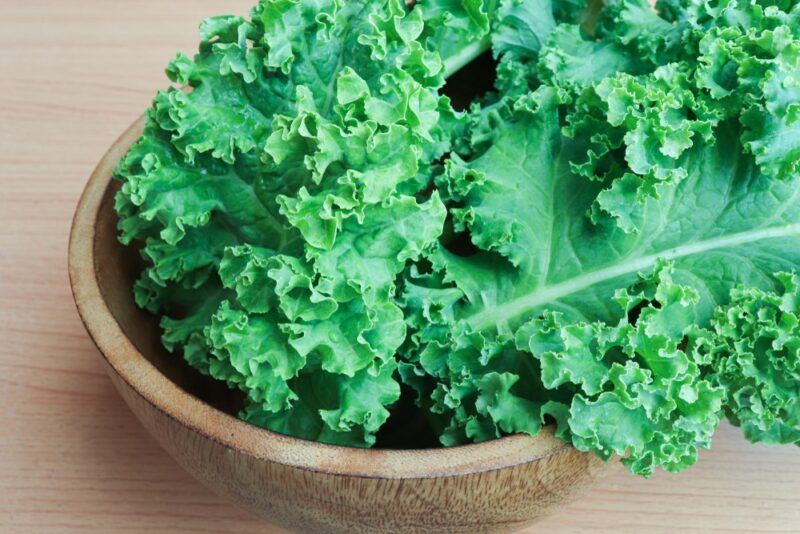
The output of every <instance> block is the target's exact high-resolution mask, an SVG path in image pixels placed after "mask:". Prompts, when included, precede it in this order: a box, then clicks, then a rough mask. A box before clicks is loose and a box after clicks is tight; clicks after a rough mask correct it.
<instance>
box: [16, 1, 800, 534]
mask: <svg viewBox="0 0 800 534" xmlns="http://www.w3.org/2000/svg"><path fill="white" fill-rule="evenodd" d="M0 4H2V5H0V340H2V343H0V406H1V408H0V531H1V532H17V531H21V532H42V531H47V532H54V531H70V530H71V531H86V530H90V529H93V530H96V531H103V532H117V531H119V532H124V531H134V532H140V531H148V530H149V531H156V532H159V531H171V532H258V531H261V532H264V531H267V532H270V531H277V530H275V529H271V528H269V527H265V525H264V524H263V523H260V522H258V521H257V520H255V519H252V518H250V517H249V516H248V515H246V514H245V513H244V512H241V511H239V510H238V509H236V508H234V507H233V506H232V505H230V504H228V503H226V502H224V501H223V500H222V499H221V498H219V497H216V496H215V495H213V494H212V493H211V492H209V491H208V490H206V489H205V488H203V487H202V486H201V485H200V484H199V483H197V482H195V481H193V480H192V479H191V478H190V477H189V475H187V474H185V473H184V472H183V471H182V469H181V468H180V467H179V466H178V465H177V464H176V463H175V462H174V460H172V459H171V458H170V457H169V456H168V455H167V454H165V453H164V452H163V451H162V450H161V448H160V447H159V446H158V445H157V444H156V442H155V441H154V440H153V439H152V438H150V437H149V435H148V434H147V433H146V431H145V430H144V429H143V428H142V427H141V426H140V425H139V423H138V422H137V421H136V419H135V418H134V416H133V415H132V414H131V413H130V411H129V410H128V409H127V407H126V406H125V405H124V403H123V401H122V400H121V399H120V397H119V396H118V394H117V393H116V391H115V390H114V388H113V386H112V384H111V382H110V380H109V379H108V377H107V376H106V375H105V372H104V370H103V367H102V364H101V360H100V357H99V355H98V354H97V352H96V350H95V349H94V347H93V345H92V343H91V341H90V340H89V338H88V336H87V335H86V334H85V332H84V330H83V327H82V326H81V324H80V321H79V319H78V316H77V313H76V312H75V309H74V306H73V304H72V299H71V297H70V294H69V285H68V279H67V271H66V248H67V234H68V230H69V222H70V218H71V216H72V211H73V209H74V206H75V204H76V202H77V199H78V196H79V194H80V191H81V189H82V187H83V185H84V183H85V181H86V179H87V178H88V176H89V174H90V173H91V171H92V168H93V167H94V165H95V163H96V162H97V160H98V159H99V158H100V156H101V155H102V154H103V153H104V152H105V150H106V149H107V148H108V146H109V145H110V144H111V143H112V142H113V140H114V139H115V138H116V136H117V135H118V134H119V133H120V132H121V131H122V130H123V129H124V128H125V127H126V126H127V125H128V124H130V123H131V122H132V121H133V120H134V119H135V118H136V117H137V116H138V115H139V114H140V113H141V111H142V109H144V108H145V107H146V106H147V104H148V102H149V100H150V98H151V97H152V94H153V91H154V89H156V88H158V87H162V86H163V85H164V83H165V80H164V78H163V75H162V69H163V66H164V65H165V63H166V61H167V60H168V59H169V58H170V57H171V56H172V55H173V54H174V52H175V51H177V50H184V51H187V52H190V51H191V49H192V48H193V46H194V45H193V43H195V42H196V27H197V24H198V22H199V20H200V19H201V18H202V17H203V16H206V15H210V14H216V13H220V12H225V11H227V12H235V13H244V12H245V11H246V10H247V8H248V6H249V2H248V1H241V0H225V1H223V0H202V1H199V0H171V1H169V2H161V1H156V0H149V1H143V0H139V1H137V0H128V1H126V2H124V3H122V2H111V1H101V0H91V1H90V0H80V1H79V0H62V1H43V0H0ZM798 501H800V450H798V449H796V448H788V447H787V448H782V449H780V448H768V447H763V446H760V447H756V446H752V445H748V444H747V443H745V441H744V440H743V439H742V438H741V437H740V435H739V432H738V430H736V429H733V428H730V427H729V426H723V427H722V428H721V429H720V431H719V432H718V434H717V437H716V439H715V443H714V449H713V450H712V451H710V452H705V453H703V454H702V455H701V458H700V461H699V463H698V465H697V466H696V467H695V468H694V469H692V470H690V471H688V472H686V473H684V474H681V475H677V476H675V475H667V474H663V473H661V474H659V475H657V476H655V477H654V478H653V479H651V480H647V481H645V480H639V479H636V478H634V477H632V476H629V475H627V474H625V473H624V472H622V470H621V469H617V470H615V472H614V474H613V475H612V476H610V477H609V478H607V479H606V480H605V481H604V482H602V483H601V484H600V485H599V486H597V489H596V491H595V492H594V493H593V494H592V495H589V496H587V497H585V498H583V499H581V500H580V501H579V502H577V503H575V504H573V505H571V506H569V507H568V508H566V509H564V510H563V511H562V512H560V513H559V514H558V515H556V516H552V517H550V518H548V519H546V520H544V521H543V522H541V523H539V524H538V525H537V527H536V528H535V529H532V530H531V532H533V531H534V530H535V531H555V532H581V531H589V530H592V529H594V530H600V531H610V530H612V529H613V530H615V531H627V532H642V531H647V532H674V531H676V530H681V531H696V532H700V531H703V532H705V531H709V530H715V531H723V532H725V531H727V532H735V531H740V532H756V531H772V532H778V531H783V532H793V531H794V532H797V531H800V506H798Z"/></svg>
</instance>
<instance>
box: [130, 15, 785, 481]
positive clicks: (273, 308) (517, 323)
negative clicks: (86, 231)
mask: <svg viewBox="0 0 800 534" xmlns="http://www.w3.org/2000/svg"><path fill="white" fill-rule="evenodd" d="M799 9H800V8H796V7H794V6H793V5H791V4H790V3H780V2H779V3H775V2H759V1H757V2H750V1H746V0H732V1H727V0H726V1H724V2H722V1H720V2H716V1H712V2H706V1H704V2H699V1H695V0H669V1H663V2H661V3H659V4H658V5H657V8H656V9H655V10H653V9H651V7H650V6H649V5H648V4H647V2H646V1H645V0H617V1H615V2H610V3H609V5H608V6H607V7H604V8H602V9H599V10H598V5H597V3H595V2H591V3H589V4H588V5H584V4H583V3H582V2H579V1H575V2H568V1H565V0H421V2H419V3H418V4H417V5H415V6H413V7H407V6H405V5H404V4H402V3H401V2H400V1H399V0H352V1H347V2H342V1H340V0H262V1H260V2H259V4H258V5H257V6H256V7H254V8H253V10H252V13H251V16H250V18H249V19H244V18H241V17H235V16H223V17H215V18H212V19H209V20H207V21H205V22H204V23H203V25H202V26H201V45H200V51H199V53H198V54H197V55H196V56H195V58H194V59H189V58H188V57H186V56H183V55H179V56H178V57H176V59H175V60H174V61H173V62H172V63H171V64H170V66H169V67H168V69H167V72H168V74H169V76H170V78H171V79H172V80H173V81H174V82H176V83H177V84H186V85H188V86H189V89H188V90H186V91H181V90H178V89H175V88H172V89H169V90H167V91H165V92H161V93H159V94H158V96H157V97H156V99H155V101H154V105H153V107H152V108H151V109H150V110H149V111H148V114H147V126H146V129H145V133H144V135H143V136H142V138H141V139H140V141H139V142H138V143H137V144H136V145H134V147H132V148H131V150H130V152H129V153H128V154H127V155H126V156H125V157H124V158H123V159H122V161H121V162H120V164H119V167H118V170H117V177H118V178H119V179H120V180H121V181H122V189H121V191H120V193H119V194H118V196H117V204H116V209H117V212H118V214H119V217H120V223H119V228H120V239H121V240H122V241H123V242H124V243H131V242H133V241H139V242H141V243H142V249H141V250H142V255H143V257H144V258H145V260H146V262H147V268H146V269H145V271H144V272H143V273H142V277H141V279H140V280H139V281H138V282H137V284H136V286H135V288H134V293H135V297H136V301H137V303H138V304H139V305H140V306H142V307H145V308H147V309H148V310H150V311H152V312H153V313H157V314H159V315H161V316H162V327H163V329H164V336H163V340H164V343H165V346H166V347H167V348H168V349H170V350H174V351H180V352H181V353H182V354H183V357H184V358H185V359H186V360H187V361H188V362H189V363H190V364H191V365H192V366H194V367H196V368H197V369H198V370H200V371H201V372H203V373H206V374H209V375H211V376H213V377H214V378H217V379H219V380H223V381H225V382H227V383H228V384H229V385H230V386H231V387H234V388H238V389H240V390H241V391H242V392H244V394H245V396H246V401H245V404H244V407H243V409H242V414H241V415H242V417H243V418H245V419H246V420H248V421H250V422H252V423H254V424H257V425H261V426H264V427H266V428H270V429H272V430H275V431H278V432H283V433H287V434H291V435H295V436H299V437H302V438H307V439H315V440H320V441H325V442H329V443H336V444H347V445H356V446H370V445H373V444H375V442H376V439H377V436H378V434H379V431H380V429H381V428H382V427H383V426H384V424H385V423H386V421H387V420H389V418H390V417H392V416H393V411H392V410H393V408H394V407H395V406H396V404H397V401H398V400H399V399H400V397H401V395H402V394H403V392H406V394H408V395H412V396H413V397H414V398H415V399H416V402H417V406H418V418H420V419H422V418H424V419H426V420H428V421H430V422H431V425H432V427H433V429H434V430H435V431H436V432H437V433H438V434H439V437H440V440H441V441H442V443H443V444H445V445H453V444H457V443H463V442H469V441H482V440H487V439H493V438H496V437H499V436H501V435H504V434H508V433H514V432H526V433H529V434H531V435H535V434H536V433H537V432H538V431H539V429H540V428H541V426H542V425H544V424H550V423H551V422H554V423H555V424H556V427H557V435H558V436H559V437H561V438H562V439H566V440H571V442H572V443H573V444H574V445H575V446H576V447H577V448H579V449H581V450H591V451H594V452H595V453H597V454H598V455H600V456H601V457H603V458H608V457H610V456H611V455H612V454H616V455H618V456H620V457H622V461H623V462H624V463H625V464H626V465H627V466H628V467H629V468H630V469H631V471H633V472H635V473H639V474H643V475H650V474H651V473H653V471H654V470H655V469H656V468H659V467H660V468H663V469H667V470H670V471H679V470H681V469H684V468H686V467H688V466H690V465H692V464H693V463H694V462H695V461H696V459H697V455H698V449H700V448H707V447H709V446H710V443H711V439H712V436H713V434H714V431H715V429H716V427H717V425H718V423H719V421H720V419H721V418H722V417H725V416H727V417H728V419H730V420H731V421H732V422H733V423H734V424H737V425H741V426H742V427H743V430H744V432H745V435H746V436H747V438H748V439H750V440H752V441H762V442H767V443H800V400H798V399H800V374H799V373H800V326H798V311H797V306H798V303H799V302H800V297H798V292H799V291H800V289H799V288H800V283H798V280H797V275H795V274H794V273H795V272H796V271H797V269H798V266H800V202H799V200H800V174H798V169H800V136H799V135H798V132H800V130H799V129H798V126H797V124H798V123H797V120H798V117H800V111H798V110H800V108H798V107H797V106H798V104H797V100H798V97H800V89H798V85H797V83H798V82H797V80H800V71H799V69H800V60H799V59H798V58H800V19H799V18H798V17H799V16H800V11H799ZM489 51H491V55H492V57H493V58H494V60H495V61H496V72H494V73H490V72H485V73H482V75H484V76H487V77H488V76H494V77H495V86H494V89H493V90H492V91H490V92H489V93H487V94H485V95H476V97H475V100H474V101H473V102H472V103H471V106H470V107H469V108H468V110H467V111H463V112H462V111H456V110H455V109H454V107H453V104H452V103H451V101H450V99H449V98H448V97H447V96H446V93H447V92H448V88H447V87H445V85H444V84H445V81H446V79H447V78H448V77H449V76H451V75H452V74H454V73H455V72H456V71H458V70H459V69H461V68H463V67H464V66H465V65H468V64H469V63H470V62H471V61H472V60H473V59H475V58H476V57H478V56H480V55H481V54H483V53H489ZM462 104H463V103H462Z"/></svg>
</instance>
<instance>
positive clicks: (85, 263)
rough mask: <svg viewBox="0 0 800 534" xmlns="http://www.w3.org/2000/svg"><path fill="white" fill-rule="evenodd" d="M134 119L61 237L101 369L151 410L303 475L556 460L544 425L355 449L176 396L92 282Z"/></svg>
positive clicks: (473, 468) (438, 470)
mask: <svg viewBox="0 0 800 534" xmlns="http://www.w3.org/2000/svg"><path fill="white" fill-rule="evenodd" d="M144 124H145V116H144V115H142V116H141V117H140V118H139V119H137V120H136V121H135V122H134V123H133V124H132V125H131V126H130V127H129V128H128V129H127V130H126V131H125V132H124V133H122V135H121V136H120V137H119V138H118V139H117V140H116V141H115V142H114V144H113V145H112V146H111V148H110V149H109V150H108V151H107V152H106V153H105V155H104V156H103V157H102V159H101V160H100V162H99V163H98V165H97V167H96V168H95V170H94V172H93V173H92V175H91V177H90V178H89V181H88V183H87V184H86V186H85V188H84V190H83V193H82V195H81V198H80V201H79V202H78V205H77V208H76V211H75V214H74V217H73V220H72V227H71V230H70V238H69V252H68V256H69V258H68V264H69V278H70V286H71V289H72V295H73V299H74V301H75V304H76V306H77V309H78V313H79V315H80V318H81V321H82V322H83V324H84V327H85V328H86V330H87V332H88V333H89V335H90V337H91V338H92V341H93V342H94V344H95V346H96V347H97V349H98V350H99V351H100V353H101V354H102V356H103V358H104V359H105V362H106V363H107V365H108V368H109V372H111V371H113V372H114V373H115V374H116V375H118V377H119V378H120V379H122V381H124V382H125V384H127V385H128V386H129V387H130V388H131V389H132V391H133V392H135V393H136V394H137V395H138V396H139V397H141V399H143V400H144V401H145V402H146V403H147V404H149V405H150V406H151V407H153V408H155V409H156V410H157V411H159V412H161V413H162V414H163V415H165V416H167V417H169V418H171V419H173V420H174V421H176V422H177V423H179V424H180V425H182V426H184V427H186V428H188V429H190V430H192V431H194V432H195V433H197V434H199V435H201V436H203V437H205V438H207V439H210V440H213V441H215V442H216V443H218V444H219V445H222V446H224V447H227V448H229V449H232V450H235V451H238V452H241V453H245V454H247V455H250V456H252V457H255V458H257V459H260V460H263V461H267V462H274V463H277V464H281V465H286V466H291V467H296V468H300V469H304V470H309V471H315V472H322V473H327V474H334V475H343V476H353V477H360V478H381V479H411V478H435V477H453V476H463V475H468V474H474V473H482V472H488V471H496V470H500V469H505V468H510V467H514V466H516V465H520V464H525V463H530V462H534V461H537V460H541V459H544V458H547V457H550V456H554V455H559V454H564V453H566V452H568V451H569V450H570V449H571V448H572V446H571V445H570V444H568V443H566V442H564V441H561V440H559V439H558V438H556V437H555V435H554V433H553V429H552V428H551V427H544V428H543V429H542V431H541V432H540V433H539V434H538V435H537V436H536V437H533V438H532V437H530V436H528V435H523V434H516V435H511V436H505V437H502V438H499V439H496V440H492V441H486V442H482V443H476V444H468V445H460V446H455V447H447V448H437V449H432V448H428V449H402V450H401V449H361V448H355V447H346V446H340V445H329V444H325V443H319V442H314V441H308V440H304V439H300V438H295V437H292V436H287V435H283V434H278V433H276V432H272V431H270V430H267V429H264V428H260V427H257V426H255V425H252V424H250V423H247V422H245V421H243V420H241V419H238V418H236V417H234V416H232V415H229V414H226V413H224V412H222V411H221V410H218V409H216V408H214V407H212V406H211V405H209V404H207V403H206V402H205V401H203V400H202V399H200V398H198V397H195V396H194V395H192V394H190V393H188V392H186V391H184V390H183V389H182V388H180V387H179V386H178V385H177V384H175V383H174V382H172V381H171V380H169V379H168V378H167V377H166V376H165V375H164V374H162V373H161V372H160V371H159V370H158V369H157V368H156V367H155V366H154V365H153V364H152V363H150V361H149V360H148V359H147V358H145V356H144V355H143V354H141V352H140V351H139V350H138V349H137V348H136V347H135V345H134V344H133V343H132V342H131V340H130V339H129V338H128V337H127V335H126V334H125V333H124V331H123V329H122V327H121V326H120V324H119V323H118V321H117V319H116V317H114V315H113V313H112V312H111V310H110V309H109V306H108V304H107V302H106V300H105V297H104V295H103V294H102V291H101V290H100V286H99V283H98V279H97V272H96V262H97V258H96V257H95V246H94V245H95V238H96V232H95V229H96V222H97V218H98V214H99V212H100V209H101V207H102V206H103V199H104V198H105V196H106V192H107V190H108V188H109V187H110V186H111V183H112V180H113V173H114V169H115V168H116V165H117V162H118V161H119V159H120V158H121V157H122V156H124V155H125V154H126V153H127V151H128V149H129V148H130V147H131V145H132V144H133V143H134V142H135V141H136V140H137V139H138V138H139V136H140V135H141V133H142V131H143V129H144Z"/></svg>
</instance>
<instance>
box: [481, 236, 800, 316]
mask: <svg viewBox="0 0 800 534" xmlns="http://www.w3.org/2000/svg"><path fill="white" fill-rule="evenodd" d="M792 235H795V236H800V223H793V224H787V225H783V226H774V227H770V228H759V229H755V230H748V231H745V232H738V233H735V234H729V235H725V236H720V237H715V238H712V239H706V240H702V241H695V242H694V243H689V244H686V245H682V246H679V247H675V248H671V249H667V250H663V251H660V252H657V253H654V254H648V255H646V256H641V257H638V258H637V257H629V258H626V259H625V261H622V262H619V263H615V264H613V265H610V266H608V267H605V268H603V269H598V270H595V271H590V272H588V273H585V274H582V275H580V276H576V277H574V278H570V279H567V280H564V281H561V282H558V283H557V284H553V285H549V286H540V287H537V288H536V289H535V290H533V291H531V292H529V293H526V294H524V295H520V296H519V297H516V298H514V299H512V300H509V301H507V302H504V303H501V304H498V305H495V306H489V307H485V308H483V309H482V310H481V311H479V312H477V313H474V314H472V315H470V316H469V317H466V318H465V321H466V323H467V324H468V325H469V326H470V327H472V329H473V330H475V331H481V330H486V329H487V328H490V327H492V326H496V325H497V324H498V323H502V322H506V321H508V320H510V319H513V318H516V317H519V316H520V315H522V314H524V313H526V312H528V311H532V310H534V309H536V308H538V307H539V306H542V305H544V304H547V303H548V302H554V301H557V300H559V299H561V298H563V297H566V296H568V295H571V294H574V293H577V292H579V291H583V290H584V289H586V288H588V287H591V286H593V285H595V284H598V283H601V282H606V281H609V280H613V279H614V278H617V277H620V276H623V275H626V274H630V273H633V272H637V271H642V270H646V269H647V268H648V267H653V266H654V265H655V264H656V262H657V261H658V260H667V261H670V260H676V259H679V258H684V257H687V256H692V255H695V254H701V253H704V252H708V251H711V250H715V249H720V248H729V247H735V246H740V245H745V244H748V243H756V242H758V241H762V240H765V239H774V238H779V237H789V236H792Z"/></svg>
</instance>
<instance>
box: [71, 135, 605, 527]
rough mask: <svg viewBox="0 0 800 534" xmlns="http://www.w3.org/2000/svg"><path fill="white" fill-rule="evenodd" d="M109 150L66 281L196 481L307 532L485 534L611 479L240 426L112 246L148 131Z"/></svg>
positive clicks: (531, 461)
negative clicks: (138, 147)
mask: <svg viewBox="0 0 800 534" xmlns="http://www.w3.org/2000/svg"><path fill="white" fill-rule="evenodd" d="M143 125H144V120H143V119H140V120H138V121H137V122H136V123H134V124H133V125H132V126H131V127H130V128H129V129H128V130H127V131H126V132H125V133H124V134H123V135H122V136H121V137H120V138H119V139H118V140H117V142H116V143H114V145H113V146H112V147H111V149H110V150H109V151H108V152H107V153H106V155H105V156H104V157H103V159H102V160H101V161H100V164H99V165H98V166H97V169H96V170H95V172H94V174H93V175H92V177H91V179H90V180H89V183H88V184H87V186H86V189H85V191H84V193H83V196H82V198H81V200H80V203H79V204H78V208H77V211H76V213H75V219H74V221H73V224H72V234H71V236H70V248H69V274H70V280H71V283H72V291H73V295H74V297H75V302H76V304H77V306H78V311H79V312H80V315H81V318H82V319H83V322H84V324H85V325H86V329H87V330H88V331H89V334H90V335H91V337H92V339H93V340H94V342H95V344H96V345H97V348H98V349H100V352H101V353H102V354H103V356H104V358H105V359H104V361H105V364H106V368H107V370H108V374H109V376H110V377H111V380H112V381H113V382H114V385H115V386H116V388H117V389H118V390H119V392H120V394H121V395H122V397H123V398H124V399H125V402H127V403H128V406H130V408H131V410H133V412H134V413H135V414H136V416H137V417H138V418H139V420H140V421H141V422H142V424H143V425H144V426H145V427H146V428H147V430H148V431H150V433H151V434H152V435H153V436H154V437H155V438H156V439H157V440H158V442H159V443H160V444H161V446H162V447H164V449H166V450H167V452H169V454H170V455H172V457H174V458H175V459H176V460H177V461H178V463H180V464H181V465H182V466H183V467H184V468H185V469H186V470H187V471H188V472H189V473H191V474H192V475H193V476H194V477H195V478H197V479H198V480H200V481H201V482H203V483H204V484H206V485H207V486H208V487H210V488H211V489H213V490H215V491H216V492H217V493H219V494H221V495H224V496H226V497H228V498H229V499H231V500H232V501H234V502H235V503H236V504H238V505H239V506H241V507H243V508H245V509H246V510H249V511H250V512H252V513H254V514H256V515H258V516H260V517H263V518H264V519H267V520H268V521H271V522H273V523H276V524H280V525H283V526H285V527H288V528H292V529H297V530H301V531H326V532H327V531H339V532H353V531H365V532H379V531H382V532H404V531H414V532H431V531H436V532H481V531H497V530H510V529H514V528H519V527H522V526H524V525H526V524H528V523H530V522H532V521H533V520H535V519H536V518H538V517H541V516H543V515H545V514H548V513H550V512H552V511H553V510H555V509H557V508H558V507H559V506H560V505H562V504H563V503H564V502H565V501H567V500H569V499H570V498H572V497H574V496H575V495H576V494H577V493H578V492H579V491H580V490H581V489H583V488H585V487H586V486H588V484H589V483H591V482H592V481H593V480H594V479H595V478H597V477H598V476H600V474H601V473H602V472H603V471H604V464H603V463H602V462H601V461H600V460H599V459H597V458H596V457H595V456H594V455H590V454H587V453H581V452H578V451H577V450H576V449H574V448H573V447H571V446H569V445H567V444H565V443H564V442H562V441H559V440H558V439H556V438H555V437H554V436H553V434H552V431H551V430H550V429H545V430H544V431H543V432H541V433H540V434H539V436H537V437H536V438H530V437H528V436H523V435H517V436H509V437H505V438H502V439H498V440H495V441H491V442H486V443H481V444H477V445H467V446H463V447H454V448H449V449H417V450H391V449H372V450H364V449H355V448H349V447H337V446H331V445H324V444H320V443H314V442H310V441H304V440H301V439H296V438H292V437H288V436H284V435H280V434H276V433H274V432H270V431H268V430H264V429H262V428H258V427H256V426H253V425H250V424H248V423H245V422H244V421H241V420H239V419H237V418H236V417H235V415H234V414H235V410H234V409H231V408H230V406H231V405H232V404H231V403H232V402H233V400H232V399H233V396H232V395H233V394H232V393H231V392H229V391H228V390H227V388H226V387H225V386H223V385H220V384H219V383H216V382H215V381H213V380H210V379H208V378H206V377H203V376H201V375H200V374H199V373H196V372H195V371H193V370H192V369H191V368H190V367H189V366H188V365H187V364H185V363H184V362H183V360H182V359H181V358H180V357H179V356H176V355H171V354H169V353H167V352H166V351H165V350H164V348H163V347H162V345H161V342H160V331H159V328H158V324H157V321H156V320H155V318H154V317H152V316H150V315H149V314H147V313H145V312H143V311H141V310H139V309H138V308H137V307H136V305H135V304H134V302H133V296H132V291H131V285H132V281H133V280H134V279H135V278H136V276H138V274H139V271H140V269H141V260H140V259H139V257H138V254H137V253H136V251H135V250H133V249H132V248H130V247H125V246H123V245H121V244H120V243H119V242H118V241H117V237H116V236H117V230H116V224H117V217H116V214H115V213H114V209H113V197H114V193H115V192H116V191H117V189H118V184H117V183H116V182H115V181H113V180H112V173H113V170H114V167H115V166H116V163H117V161H118V160H119V158H120V157H121V156H122V155H124V154H125V153H126V152H127V150H128V148H129V147H130V146H131V144H132V143H133V142H134V141H135V140H136V139H137V138H138V137H139V135H140V134H141V132H142V128H143Z"/></svg>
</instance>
